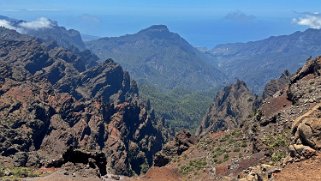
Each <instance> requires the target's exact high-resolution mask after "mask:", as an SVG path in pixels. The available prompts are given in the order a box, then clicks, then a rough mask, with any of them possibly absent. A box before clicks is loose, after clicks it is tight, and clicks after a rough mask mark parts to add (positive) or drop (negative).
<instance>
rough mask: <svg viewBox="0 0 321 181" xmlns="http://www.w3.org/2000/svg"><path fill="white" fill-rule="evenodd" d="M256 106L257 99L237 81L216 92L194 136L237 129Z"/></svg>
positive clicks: (241, 82) (243, 83) (242, 83)
mask: <svg viewBox="0 0 321 181" xmlns="http://www.w3.org/2000/svg"><path fill="white" fill-rule="evenodd" d="M256 104H257V98H256V96H255V95H253V94H252V93H251V92H250V90H249V89H248V88H247V86H246V84H245V82H243V81H240V80H237V81H236V83H235V84H232V85H230V86H227V87H225V88H224V89H223V90H221V91H219V92H218V94H217V95H216V97H215V99H214V103H213V104H212V105H211V107H210V108H209V110H208V111H207V113H206V115H205V116H204V118H203V119H202V121H201V125H200V127H199V128H198V129H197V131H196V135H204V134H206V133H208V132H210V131H219V130H225V129H231V128H237V127H239V126H240V125H241V123H242V122H243V121H245V120H246V119H247V118H249V117H250V116H251V115H252V114H253V113H254V110H255V108H256Z"/></svg>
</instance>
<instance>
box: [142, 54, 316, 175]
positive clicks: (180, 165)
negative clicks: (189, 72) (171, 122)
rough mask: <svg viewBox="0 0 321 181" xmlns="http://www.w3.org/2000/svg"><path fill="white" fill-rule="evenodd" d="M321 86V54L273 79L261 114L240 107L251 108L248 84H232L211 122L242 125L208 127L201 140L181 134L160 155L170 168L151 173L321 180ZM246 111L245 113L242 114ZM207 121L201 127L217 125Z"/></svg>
mask: <svg viewBox="0 0 321 181" xmlns="http://www.w3.org/2000/svg"><path fill="white" fill-rule="evenodd" d="M320 85H321V57H317V58H314V59H309V60H308V61H307V62H306V63H305V64H304V66H303V67H301V68H300V69H298V71H297V72H296V73H294V74H293V75H289V74H288V72H285V74H283V75H282V76H281V77H280V78H279V79H278V80H272V81H271V82H270V83H269V84H268V85H267V86H266V89H265V90H266V91H267V92H265V93H264V95H266V97H265V99H263V100H262V101H260V104H259V105H257V107H256V108H257V109H256V111H255V114H249V112H250V111H246V110H245V111H244V110H241V111H239V108H242V109H244V108H246V107H248V106H247V105H249V103H248V102H247V101H248V100H247V99H246V98H247V97H253V96H252V95H249V90H248V89H247V88H246V87H245V85H244V83H243V82H241V81H238V82H237V83H236V84H234V85H231V86H228V87H226V88H225V89H224V90H223V91H220V93H219V94H218V95H217V97H216V99H215V102H214V104H213V105H214V106H216V107H214V106H212V107H211V108H210V109H209V110H210V113H217V112H218V113H220V114H217V116H213V117H212V119H210V120H211V122H210V121H209V122H208V123H211V124H213V123H215V122H217V120H218V119H216V118H220V120H221V122H225V123H229V122H231V120H232V121H233V122H235V123H236V124H232V125H233V126H234V125H237V126H234V128H233V126H229V127H228V129H226V130H225V131H219V130H215V129H214V130H213V132H209V131H211V130H209V131H207V132H206V130H205V132H203V133H204V134H200V136H199V137H198V139H197V141H193V140H192V139H191V137H188V135H190V134H185V135H186V136H182V135H178V136H179V138H181V139H177V138H176V139H175V140H173V141H172V142H169V143H167V144H166V145H165V146H164V147H163V150H162V151H161V152H160V153H159V154H157V156H156V160H155V164H159V165H161V166H162V165H165V166H163V167H162V168H155V169H154V170H150V171H149V172H150V173H147V175H148V176H149V175H151V176H153V177H151V178H150V179H151V180H153V179H154V178H155V179H157V178H162V177H164V178H166V174H164V175H162V172H161V171H162V170H166V169H167V170H169V172H167V174H168V173H170V172H174V173H177V174H178V177H179V179H181V180H217V181H219V180H242V181H243V180H244V181H247V180H274V179H275V180H289V179H290V180H291V179H294V180H319V178H320V177H321V175H320V172H319V171H318V169H319V167H318V165H319V164H320V151H321V141H320V140H321V139H320V138H321V136H320V135H321V130H320V127H321V119H320V115H321V86H320ZM248 95H249V96H248ZM251 102H252V101H251ZM220 103H222V104H220ZM219 105H222V106H219ZM229 105H231V106H229ZM250 105H251V107H252V103H251V104H250ZM228 107H230V109H226V108H228ZM226 110H227V111H226ZM248 110H251V109H248ZM240 113H242V114H243V115H244V116H237V115H238V114H240ZM209 115H211V114H209ZM212 115H213V114H212ZM233 115H236V116H233ZM246 115H248V116H246ZM206 116H207V115H206ZM208 117H209V116H208ZM203 123H204V120H203V121H202V122H201V126H203V125H205V127H211V124H203ZM240 123H241V124H240ZM235 127H236V128H235ZM178 150H179V152H177V151H178ZM166 164H167V165H166ZM158 170H159V172H158ZM283 171H284V172H283ZM302 171H306V173H309V174H314V175H308V176H307V175H306V174H305V172H302ZM152 173H160V174H159V175H157V176H156V174H155V175H152ZM179 179H177V180H179Z"/></svg>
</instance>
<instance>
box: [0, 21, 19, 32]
mask: <svg viewBox="0 0 321 181" xmlns="http://www.w3.org/2000/svg"><path fill="white" fill-rule="evenodd" d="M0 27H4V28H7V29H11V30H17V28H16V27H14V26H13V25H11V23H10V22H9V21H7V20H4V19H0Z"/></svg>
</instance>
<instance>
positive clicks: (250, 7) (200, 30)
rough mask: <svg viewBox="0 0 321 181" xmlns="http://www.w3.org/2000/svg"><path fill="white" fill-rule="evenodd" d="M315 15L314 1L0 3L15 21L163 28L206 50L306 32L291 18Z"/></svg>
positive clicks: (103, 32)
mask: <svg viewBox="0 0 321 181" xmlns="http://www.w3.org/2000/svg"><path fill="white" fill-rule="evenodd" d="M319 11H321V1H316V0H315V1H307V0H283V1H282V0H268V1H267V0H264V1H263V0H261V1H258V0H162V1H159V0H158V1H154V0H131V1H129V0H86V1H85V0H0V14H1V15H5V16H9V17H13V18H17V19H24V20H33V19H35V18H39V17H48V18H50V19H53V20H56V21H58V23H59V24H60V25H62V26H66V27H67V28H74V29H77V30H79V31H81V32H82V33H85V34H91V35H97V36H120V35H123V34H130V33H135V32H137V31H139V30H140V29H143V28H146V27H148V26H150V25H153V24H165V25H167V26H168V27H169V29H170V30H171V31H173V32H177V33H179V34H180V35H182V36H183V37H184V38H185V39H187V40H188V41H189V42H191V43H192V44H193V45H195V46H206V47H213V46H214V45H216V44H220V43H229V42H231V43H232V42H246V41H251V40H258V39H262V38H266V37H269V36H272V35H280V34H289V33H292V32H295V31H298V30H304V29H306V28H307V27H308V26H300V25H298V24H299V23H294V18H300V17H302V16H306V13H315V12H319ZM301 24H302V23H301ZM303 24H304V22H303Z"/></svg>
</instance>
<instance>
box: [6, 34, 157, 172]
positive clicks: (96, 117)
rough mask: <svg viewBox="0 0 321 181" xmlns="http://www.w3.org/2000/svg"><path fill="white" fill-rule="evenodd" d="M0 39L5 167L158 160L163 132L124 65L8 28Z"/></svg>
mask: <svg viewBox="0 0 321 181" xmlns="http://www.w3.org/2000/svg"><path fill="white" fill-rule="evenodd" d="M0 40H1V41H0V44H1V46H0V128H1V133H0V158H1V161H0V165H1V167H3V166H4V167H8V168H10V167H14V166H15V167H25V166H27V167H65V168H66V169H67V170H70V172H71V171H72V172H77V173H78V174H84V175H86V174H89V175H96V176H99V175H105V174H106V173H107V172H108V173H114V174H121V175H133V174H140V173H141V172H143V171H146V169H148V167H149V166H151V164H152V160H153V156H154V154H155V153H156V152H157V151H158V150H160V149H161V147H162V142H163V137H162V133H161V132H160V131H159V129H158V128H157V126H156V121H157V120H156V119H155V116H154V112H153V110H152V109H151V108H150V106H149V105H148V104H147V103H145V102H143V101H142V100H141V99H140V97H139V96H138V88H137V85H136V82H135V81H131V79H130V77H129V74H128V73H127V72H124V71H123V69H122V67H121V66H120V65H119V64H116V63H114V62H113V61H112V60H106V61H105V62H103V63H97V62H95V61H94V62H92V59H91V56H93V55H92V54H88V53H87V54H86V56H82V54H75V53H74V52H71V51H68V50H65V49H63V48H61V47H57V46H55V45H52V44H49V45H48V44H46V43H42V42H40V41H38V40H36V39H34V38H31V37H30V36H27V35H21V34H18V33H17V32H15V31H13V30H8V29H5V28H0ZM80 158H81V159H80Z"/></svg>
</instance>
